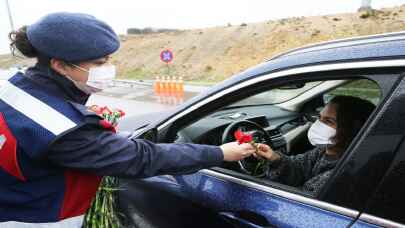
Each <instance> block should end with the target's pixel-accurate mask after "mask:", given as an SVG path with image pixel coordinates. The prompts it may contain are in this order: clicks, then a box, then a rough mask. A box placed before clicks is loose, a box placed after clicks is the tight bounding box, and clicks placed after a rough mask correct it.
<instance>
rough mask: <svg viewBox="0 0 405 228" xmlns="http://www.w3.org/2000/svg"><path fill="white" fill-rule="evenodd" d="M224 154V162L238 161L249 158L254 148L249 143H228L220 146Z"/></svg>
mask: <svg viewBox="0 0 405 228" xmlns="http://www.w3.org/2000/svg"><path fill="white" fill-rule="evenodd" d="M220 147H221V149H222V152H223V153H224V161H239V160H242V159H244V158H247V157H249V156H250V155H252V154H253V153H254V152H255V150H256V149H255V148H254V147H253V146H252V145H251V144H249V143H242V144H240V145H239V144H238V143H237V142H230V143H226V144H223V145H221V146H220Z"/></svg>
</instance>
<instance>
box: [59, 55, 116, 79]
mask: <svg viewBox="0 0 405 228" xmlns="http://www.w3.org/2000/svg"><path fill="white" fill-rule="evenodd" d="M109 59H110V57H109V56H106V57H103V58H99V59H96V60H91V61H86V62H82V63H79V64H77V65H76V66H75V65H72V64H66V63H63V62H57V63H52V62H51V66H52V68H53V69H54V70H56V71H57V72H58V73H60V74H62V75H66V76H68V77H70V78H71V79H72V80H74V81H78V82H87V79H88V77H89V73H88V71H89V70H90V68H91V67H99V66H102V65H104V64H106V63H107V62H108V60H109ZM55 61H59V60H55Z"/></svg>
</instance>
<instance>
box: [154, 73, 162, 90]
mask: <svg viewBox="0 0 405 228" xmlns="http://www.w3.org/2000/svg"><path fill="white" fill-rule="evenodd" d="M153 89H154V91H155V95H159V94H160V89H161V82H160V77H159V76H156V79H155V83H154V85H153Z"/></svg>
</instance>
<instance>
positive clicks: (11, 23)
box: [5, 0, 14, 31]
mask: <svg viewBox="0 0 405 228" xmlns="http://www.w3.org/2000/svg"><path fill="white" fill-rule="evenodd" d="M5 1H6V7H7V13H8V20H9V21H10V28H11V31H14V23H13V17H12V16H11V10H10V5H9V4H8V0H5Z"/></svg>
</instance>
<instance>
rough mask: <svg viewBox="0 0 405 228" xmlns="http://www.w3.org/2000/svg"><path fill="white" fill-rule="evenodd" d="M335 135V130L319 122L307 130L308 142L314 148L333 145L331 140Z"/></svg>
mask: <svg viewBox="0 0 405 228" xmlns="http://www.w3.org/2000/svg"><path fill="white" fill-rule="evenodd" d="M335 135H336V129H334V128H332V127H330V126H328V125H326V124H324V123H322V122H321V121H319V120H317V121H315V123H313V124H312V126H311V127H310V128H309V130H308V140H309V142H310V143H311V144H312V145H314V146H316V145H331V144H334V143H333V142H332V140H331V139H332V137H334V136H335Z"/></svg>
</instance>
